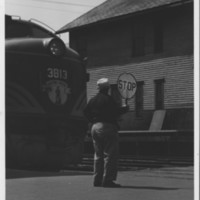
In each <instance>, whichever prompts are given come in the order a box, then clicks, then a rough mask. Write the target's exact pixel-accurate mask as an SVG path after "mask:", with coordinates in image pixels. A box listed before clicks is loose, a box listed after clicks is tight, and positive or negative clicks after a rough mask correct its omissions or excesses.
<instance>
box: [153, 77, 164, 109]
mask: <svg viewBox="0 0 200 200" xmlns="http://www.w3.org/2000/svg"><path fill="white" fill-rule="evenodd" d="M154 82H155V109H156V110H160V109H164V82H165V81H164V79H158V80H155V81H154Z"/></svg>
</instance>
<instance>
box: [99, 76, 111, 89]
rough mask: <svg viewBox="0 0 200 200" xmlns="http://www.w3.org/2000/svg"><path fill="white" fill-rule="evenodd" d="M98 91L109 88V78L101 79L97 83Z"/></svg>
mask: <svg viewBox="0 0 200 200" xmlns="http://www.w3.org/2000/svg"><path fill="white" fill-rule="evenodd" d="M97 86H98V89H103V88H109V87H110V83H109V80H108V78H101V79H99V80H98V81H97Z"/></svg>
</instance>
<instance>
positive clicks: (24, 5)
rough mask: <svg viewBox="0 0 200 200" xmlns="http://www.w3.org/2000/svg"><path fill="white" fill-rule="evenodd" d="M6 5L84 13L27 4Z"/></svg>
mask: <svg viewBox="0 0 200 200" xmlns="http://www.w3.org/2000/svg"><path fill="white" fill-rule="evenodd" d="M6 4H11V5H16V6H23V7H32V8H39V9H46V10H53V11H61V12H70V13H77V14H79V13H82V12H76V11H72V10H66V9H65V10H64V9H56V8H49V7H41V6H34V5H28V4H27V5H26V4H20V3H10V2H7V3H6Z"/></svg>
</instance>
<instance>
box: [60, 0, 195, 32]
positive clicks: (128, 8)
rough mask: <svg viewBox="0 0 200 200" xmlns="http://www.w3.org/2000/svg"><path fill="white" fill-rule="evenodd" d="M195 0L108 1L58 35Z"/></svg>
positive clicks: (74, 21) (64, 28) (63, 28)
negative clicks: (117, 18)
mask: <svg viewBox="0 0 200 200" xmlns="http://www.w3.org/2000/svg"><path fill="white" fill-rule="evenodd" d="M188 2H193V0H107V1H105V2H103V3H102V4H100V5H99V6H97V7H95V8H93V9H92V10H90V11H89V12H87V13H85V14H83V15H81V16H80V17H78V18H77V19H75V20H73V21H72V22H70V23H68V24H67V25H65V26H63V27H62V28H60V29H59V30H58V31H57V33H63V32H67V31H69V30H72V29H75V28H80V27H83V26H86V25H91V24H95V23H98V22H103V21H106V20H110V19H114V18H116V17H122V16H125V15H129V14H134V13H137V12H141V11H146V10H149V9H153V8H158V7H163V6H165V7H166V6H171V5H173V4H175V5H176V4H183V3H188Z"/></svg>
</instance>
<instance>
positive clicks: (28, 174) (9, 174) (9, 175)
mask: <svg viewBox="0 0 200 200" xmlns="http://www.w3.org/2000/svg"><path fill="white" fill-rule="evenodd" d="M79 175H92V172H86V171H60V172H59V171H58V172H42V171H25V170H14V169H7V170H6V179H15V178H33V177H53V176H79Z"/></svg>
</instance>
